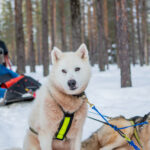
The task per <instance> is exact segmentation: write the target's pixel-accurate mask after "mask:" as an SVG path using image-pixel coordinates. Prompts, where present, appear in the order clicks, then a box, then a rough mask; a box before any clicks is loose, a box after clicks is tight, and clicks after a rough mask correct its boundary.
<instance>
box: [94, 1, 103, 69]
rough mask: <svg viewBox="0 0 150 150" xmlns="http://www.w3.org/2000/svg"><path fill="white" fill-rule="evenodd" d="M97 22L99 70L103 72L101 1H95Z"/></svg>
mask: <svg viewBox="0 0 150 150" xmlns="http://www.w3.org/2000/svg"><path fill="white" fill-rule="evenodd" d="M96 2H97V4H96V6H97V7H96V8H97V21H98V43H97V47H98V49H99V68H100V71H105V58H104V57H105V52H104V28H103V7H102V6H103V3H102V2H103V0H97V1H96Z"/></svg>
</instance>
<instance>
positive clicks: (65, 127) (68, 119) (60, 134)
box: [29, 112, 74, 140]
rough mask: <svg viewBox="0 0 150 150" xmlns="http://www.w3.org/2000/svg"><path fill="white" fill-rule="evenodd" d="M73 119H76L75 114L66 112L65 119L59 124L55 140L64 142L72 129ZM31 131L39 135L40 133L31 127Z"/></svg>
mask: <svg viewBox="0 0 150 150" xmlns="http://www.w3.org/2000/svg"><path fill="white" fill-rule="evenodd" d="M73 117H74V113H72V114H70V113H66V112H64V117H63V119H62V121H61V122H60V124H59V127H58V131H57V132H56V134H55V136H54V137H53V138H54V139H57V140H64V138H65V137H66V135H67V133H68V131H69V129H70V127H71V124H72V120H73ZM29 129H30V131H31V132H32V133H34V134H36V135H38V132H37V131H35V130H34V129H33V128H32V127H29Z"/></svg>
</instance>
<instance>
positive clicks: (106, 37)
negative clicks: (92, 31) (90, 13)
mask: <svg viewBox="0 0 150 150" xmlns="http://www.w3.org/2000/svg"><path fill="white" fill-rule="evenodd" d="M103 4H104V5H103V7H104V9H103V12H104V36H105V40H104V45H105V51H106V52H105V64H107V68H108V45H109V38H108V9H107V0H103Z"/></svg>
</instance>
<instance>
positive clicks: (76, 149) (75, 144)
mask: <svg viewBox="0 0 150 150" xmlns="http://www.w3.org/2000/svg"><path fill="white" fill-rule="evenodd" d="M81 136H82V132H81V130H80V131H79V132H78V134H77V136H76V137H75V138H74V139H73V140H72V142H71V150H80V148H81Z"/></svg>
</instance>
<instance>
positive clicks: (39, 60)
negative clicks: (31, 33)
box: [35, 0, 42, 65]
mask: <svg viewBox="0 0 150 150" xmlns="http://www.w3.org/2000/svg"><path fill="white" fill-rule="evenodd" d="M40 14H41V11H40V6H39V0H37V1H36V18H35V19H36V53H37V55H36V56H37V64H38V65H41V64H42V51H41V50H42V42H41V41H42V38H41V23H40V22H41V18H40Z"/></svg>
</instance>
